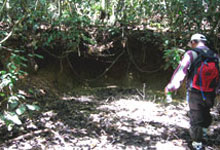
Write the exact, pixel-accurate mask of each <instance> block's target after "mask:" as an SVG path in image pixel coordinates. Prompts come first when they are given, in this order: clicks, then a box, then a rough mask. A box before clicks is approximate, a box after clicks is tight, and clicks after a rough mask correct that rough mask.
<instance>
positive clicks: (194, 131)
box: [187, 89, 215, 141]
mask: <svg viewBox="0 0 220 150" xmlns="http://www.w3.org/2000/svg"><path fill="white" fill-rule="evenodd" d="M204 95H205V97H206V100H203V98H202V94H201V92H200V91H197V90H192V89H191V90H188V91H187V101H188V103H189V109H190V111H189V114H190V125H191V127H190V135H191V138H192V139H193V140H195V141H201V140H202V133H203V132H202V128H208V127H209V126H210V125H211V123H212V116H211V114H210V109H211V108H212V107H213V105H214V99H215V93H214V92H212V93H204Z"/></svg>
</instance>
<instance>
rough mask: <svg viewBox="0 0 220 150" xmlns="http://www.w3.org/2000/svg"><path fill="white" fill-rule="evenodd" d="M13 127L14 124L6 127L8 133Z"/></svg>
mask: <svg viewBox="0 0 220 150" xmlns="http://www.w3.org/2000/svg"><path fill="white" fill-rule="evenodd" d="M13 127H14V124H12V123H9V124H8V125H7V129H8V131H11V130H12V129H13Z"/></svg>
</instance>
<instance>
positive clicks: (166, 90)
mask: <svg viewBox="0 0 220 150" xmlns="http://www.w3.org/2000/svg"><path fill="white" fill-rule="evenodd" d="M168 92H169V91H168V89H167V87H165V88H164V94H165V95H167V93H168Z"/></svg>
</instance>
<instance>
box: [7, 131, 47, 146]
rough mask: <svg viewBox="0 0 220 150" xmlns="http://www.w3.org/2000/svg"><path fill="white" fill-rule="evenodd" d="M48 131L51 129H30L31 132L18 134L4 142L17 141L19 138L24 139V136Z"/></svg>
mask: <svg viewBox="0 0 220 150" xmlns="http://www.w3.org/2000/svg"><path fill="white" fill-rule="evenodd" d="M49 131H51V130H50V129H42V130H37V131H32V132H29V133H26V134H24V135H20V136H18V137H16V138H14V139H10V140H8V141H7V142H6V143H12V142H13V141H19V140H21V139H25V138H28V137H31V136H34V135H36V134H40V133H45V132H49Z"/></svg>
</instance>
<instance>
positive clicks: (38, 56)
mask: <svg viewBox="0 0 220 150" xmlns="http://www.w3.org/2000/svg"><path fill="white" fill-rule="evenodd" d="M35 56H36V57H37V58H40V59H44V56H42V55H39V54H35Z"/></svg>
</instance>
